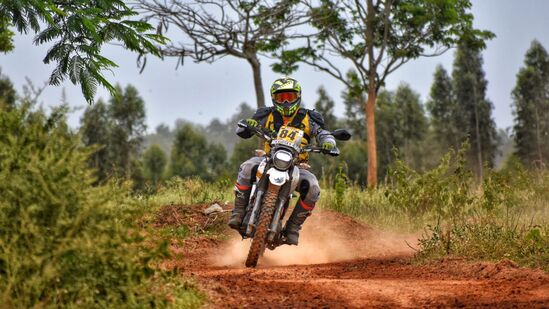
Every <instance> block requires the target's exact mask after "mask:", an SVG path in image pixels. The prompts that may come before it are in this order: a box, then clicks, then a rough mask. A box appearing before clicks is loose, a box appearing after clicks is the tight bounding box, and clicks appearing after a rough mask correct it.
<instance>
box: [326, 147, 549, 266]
mask: <svg viewBox="0 0 549 309" xmlns="http://www.w3.org/2000/svg"><path fill="white" fill-rule="evenodd" d="M464 166H465V165H464V162H463V160H462V159H461V158H460V156H459V154H458V155H457V156H455V157H453V156H452V155H451V154H449V155H448V156H446V157H445V158H444V159H443V160H442V161H441V163H440V165H439V166H438V167H436V168H434V169H433V170H430V171H426V172H423V173H419V172H416V171H414V170H412V169H410V168H409V167H408V166H407V165H406V164H404V163H403V162H401V161H397V163H396V164H395V165H394V166H393V167H392V168H391V170H390V173H389V177H388V181H387V182H386V183H385V184H383V185H381V186H379V187H378V188H376V189H361V188H360V187H358V186H356V185H352V184H349V183H348V182H347V181H346V177H345V175H341V174H339V175H338V176H337V177H336V179H335V180H334V182H333V183H332V184H331V185H330V184H327V183H325V186H326V185H327V186H328V189H324V190H323V192H322V198H321V200H320V204H319V205H320V207H323V208H329V209H333V210H336V211H339V212H342V213H345V214H347V215H350V216H353V217H355V218H358V219H359V220H361V221H362V222H365V223H367V224H370V225H373V226H376V227H378V228H383V229H391V230H394V231H401V232H410V231H420V230H424V231H425V232H424V234H423V236H422V237H421V239H420V252H419V253H418V254H417V255H416V259H417V260H418V261H428V260H432V259H438V258H441V257H444V256H448V255H451V256H459V257H464V258H468V259H471V260H491V261H497V260H501V259H503V258H507V259H510V260H513V261H515V262H516V263H518V264H519V265H523V266H527V267H539V268H542V269H544V270H545V271H549V189H548V188H549V171H547V170H540V171H527V170H525V169H524V168H523V167H522V166H521V165H520V163H518V161H517V160H516V159H511V160H510V161H509V162H508V165H507V166H506V168H504V169H503V170H501V171H492V170H489V171H488V172H487V173H486V175H485V177H484V180H483V181H482V183H478V182H477V181H476V180H475V178H474V176H473V175H472V174H471V173H470V172H468V171H467V170H466V169H465V168H463V167H464Z"/></svg>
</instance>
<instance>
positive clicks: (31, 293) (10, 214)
mask: <svg viewBox="0 0 549 309" xmlns="http://www.w3.org/2000/svg"><path fill="white" fill-rule="evenodd" d="M33 105H34V104H32V102H31V101H28V100H25V99H23V100H22V101H21V102H20V105H18V106H11V107H10V108H9V109H8V108H4V109H2V111H1V112H0V192H2V194H1V195H0V303H1V304H2V306H4V307H8V308H37V307H44V308H52V307H56V308H57V307H80V308H107V307H124V308H142V307H155V308H164V307H174V308H193V307H199V306H200V305H201V303H202V302H203V300H204V296H203V295H202V294H201V293H200V292H199V291H198V290H197V289H196V287H195V286H194V285H193V284H192V283H190V282H188V281H186V280H185V279H184V278H181V277H180V276H179V275H178V274H177V273H171V272H167V271H163V270H162V269H161V268H159V267H158V266H159V264H158V263H160V261H162V259H163V258H165V257H166V256H168V255H169V254H170V253H169V251H168V250H167V246H166V244H165V242H158V243H150V242H148V241H147V238H146V236H147V234H146V233H142V230H141V229H140V227H139V226H138V225H137V222H138V220H137V219H138V218H140V217H142V216H143V215H144V214H145V213H146V212H147V211H148V210H147V209H146V208H145V207H146V206H147V204H146V203H145V202H144V201H143V200H139V199H136V198H135V197H134V195H132V189H131V186H129V184H128V183H124V182H117V181H115V180H110V181H108V182H105V183H103V184H101V185H94V183H95V182H96V178H95V176H94V174H95V172H94V170H92V169H90V168H89V167H88V164H87V160H88V158H90V155H91V154H92V153H94V152H95V151H97V148H95V147H94V148H88V147H83V146H82V144H81V141H80V136H79V135H78V134H75V133H73V132H72V131H71V130H70V129H69V128H68V127H67V125H66V122H65V121H66V120H65V113H66V110H65V109H64V108H59V109H55V110H53V111H52V112H51V113H49V114H47V113H46V112H44V111H43V110H42V109H40V108H35V107H34V106H33Z"/></svg>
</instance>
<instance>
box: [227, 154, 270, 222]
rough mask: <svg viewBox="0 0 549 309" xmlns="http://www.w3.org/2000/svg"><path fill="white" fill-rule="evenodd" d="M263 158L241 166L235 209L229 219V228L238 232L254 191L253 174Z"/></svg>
mask: <svg viewBox="0 0 549 309" xmlns="http://www.w3.org/2000/svg"><path fill="white" fill-rule="evenodd" d="M262 159H263V158H261V157H253V158H250V159H249V160H247V161H245V162H244V163H242V164H241V165H240V169H239V171H238V178H237V180H236V184H235V186H234V193H235V197H234V208H233V211H232V213H231V218H230V219H229V223H228V224H229V226H230V227H231V228H233V229H236V230H238V229H239V228H240V224H242V219H243V218H244V214H245V213H246V206H247V205H248V200H249V199H250V193H251V189H252V176H253V175H252V173H253V171H254V170H255V167H257V166H258V165H259V163H260V162H261V160H262Z"/></svg>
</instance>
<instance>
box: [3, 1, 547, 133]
mask: <svg viewBox="0 0 549 309" xmlns="http://www.w3.org/2000/svg"><path fill="white" fill-rule="evenodd" d="M472 2H473V14H474V15H475V26H476V27H478V28H480V29H487V30H490V31H492V32H494V33H495V34H496V36H497V37H496V38H495V39H493V40H491V41H489V42H488V43H487V45H488V47H487V49H486V50H485V51H484V53H483V56H484V70H485V72H486V78H487V79H488V93H487V96H488V98H489V99H490V100H491V101H492V102H493V103H494V106H495V108H494V111H493V117H494V119H495V121H496V124H497V126H498V127H500V128H506V127H509V126H512V124H513V116H512V113H511V102H512V100H511V95H510V93H511V91H512V89H513V87H514V84H515V76H516V74H517V72H518V70H519V68H520V67H522V65H523V61H524V54H525V53H526V50H527V49H528V48H529V46H530V43H531V41H532V40H533V39H537V40H539V41H540V42H541V44H542V45H543V46H545V48H547V49H549V15H548V14H549V1H545V0H521V1H518V0H473V1H472ZM32 37H33V36H32V35H26V36H23V35H19V36H17V37H16V39H15V46H16V47H15V49H14V51H12V52H11V53H9V54H6V55H4V54H0V68H1V69H2V73H3V74H5V75H7V76H9V78H10V79H11V80H12V82H13V83H14V84H15V86H16V88H17V89H18V91H20V90H21V87H22V86H23V85H24V84H25V77H28V78H30V79H31V80H32V81H33V82H34V83H35V84H37V85H41V84H42V83H43V82H44V81H46V80H47V79H48V77H49V74H50V73H51V71H52V66H51V65H45V64H44V63H43V62H42V59H43V57H44V56H45V54H46V52H47V49H48V46H34V45H32ZM104 52H105V54H106V56H107V57H109V58H110V59H112V60H114V61H115V62H116V63H118V65H119V67H118V68H116V69H115V70H114V71H113V73H109V72H107V78H108V79H109V80H110V81H112V82H118V83H120V84H121V85H122V86H125V85H127V84H132V85H134V86H136V87H137V88H138V89H139V91H140V94H141V95H142V97H143V98H144V100H145V102H146V108H147V124H148V126H149V131H153V130H154V128H155V127H156V126H157V125H159V124H160V123H166V124H168V125H170V126H172V125H173V123H174V121H175V120H176V119H178V118H182V119H186V120H190V121H193V122H196V123H201V124H207V123H209V121H210V120H211V119H213V118H220V119H222V120H224V119H226V118H228V117H230V116H231V115H232V114H234V113H235V111H236V109H237V107H238V105H239V104H240V103H242V102H247V103H248V104H250V105H251V106H255V104H256V103H255V102H256V100H255V91H254V87H253V80H252V74H251V68H250V67H249V65H248V63H247V62H245V61H244V60H241V59H235V58H231V57H226V58H224V59H221V60H220V61H217V62H215V63H213V64H211V65H208V64H195V63H192V61H190V59H187V61H186V62H185V65H184V66H180V67H179V69H177V70H176V69H175V66H176V59H175V58H166V59H165V60H164V61H160V60H159V59H153V58H149V59H148V63H147V67H146V69H145V71H144V72H143V73H142V74H139V70H138V68H137V66H136V59H137V56H136V55H133V54H130V53H129V52H126V51H124V50H122V49H121V48H119V47H115V46H107V47H105V49H104ZM453 56H454V51H449V52H447V53H446V54H444V55H442V56H439V57H436V58H422V59H418V60H415V61H412V62H410V63H408V64H406V65H404V66H403V67H401V68H400V69H399V70H398V71H396V72H395V73H393V74H392V75H390V76H389V78H388V80H387V88H388V89H390V90H393V89H395V88H396V87H397V86H398V84H399V83H400V82H401V81H404V82H407V83H409V84H410V85H411V86H412V88H413V89H414V90H415V91H417V92H419V93H420V94H421V98H422V100H423V101H425V100H426V99H427V96H428V93H429V89H430V86H431V83H432V76H433V73H434V69H435V67H436V65H437V64H439V63H441V64H442V65H443V66H444V67H445V68H446V69H447V70H448V72H449V73H450V72H451V69H452V62H453ZM262 61H263V64H262V68H263V88H264V89H265V92H266V93H267V94H268V88H269V87H270V84H271V82H272V81H273V80H274V79H276V78H277V77H279V75H278V74H275V73H273V72H272V71H271V70H270V67H269V65H268V61H267V59H264V60H262ZM349 68H350V66H349ZM344 71H346V70H344ZM293 77H295V78H296V79H298V80H299V81H300V83H301V85H302V88H303V97H304V101H305V102H306V104H308V106H309V107H311V105H312V104H313V103H314V102H315V101H316V99H317V95H316V90H317V88H318V87H319V86H320V85H324V87H325V88H326V89H327V90H328V93H329V95H330V96H331V97H332V98H333V99H334V100H335V102H336V115H338V116H341V115H343V112H344V106H343V103H342V101H341V98H340V96H341V91H342V90H343V85H342V84H341V83H340V82H339V81H337V80H336V79H334V78H332V77H331V76H329V75H327V74H325V73H321V72H315V71H314V70H313V69H311V68H308V67H306V66H301V69H300V70H299V71H298V72H297V73H295V74H293ZM63 87H64V88H65V89H66V93H67V98H68V101H69V103H70V104H71V106H74V107H81V109H80V110H79V111H76V112H74V113H73V114H72V115H71V116H70V118H69V123H70V125H71V126H73V127H77V126H78V125H79V119H80V117H81V114H82V112H83V108H84V107H85V106H86V102H85V100H84V98H83V96H82V94H81V92H80V88H79V87H76V86H74V85H72V84H71V83H70V81H66V82H65V84H64V85H63ZM61 91H62V88H61V87H54V86H48V87H47V89H46V90H45V92H44V93H43V95H42V97H41V101H43V102H44V104H45V105H56V104H58V102H60V97H61ZM98 97H103V98H108V97H109V95H108V93H107V92H106V91H105V90H104V89H99V91H98ZM267 104H269V100H268V95H267Z"/></svg>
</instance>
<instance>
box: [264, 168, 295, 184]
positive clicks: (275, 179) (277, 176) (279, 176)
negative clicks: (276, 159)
mask: <svg viewBox="0 0 549 309" xmlns="http://www.w3.org/2000/svg"><path fill="white" fill-rule="evenodd" d="M267 175H269V181H270V182H271V183H272V184H273V185H275V186H279V187H280V186H282V185H283V184H285V183H286V181H288V180H289V179H290V175H288V172H287V171H279V170H277V169H276V168H274V167H271V168H270V169H269V170H268V171H267Z"/></svg>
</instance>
